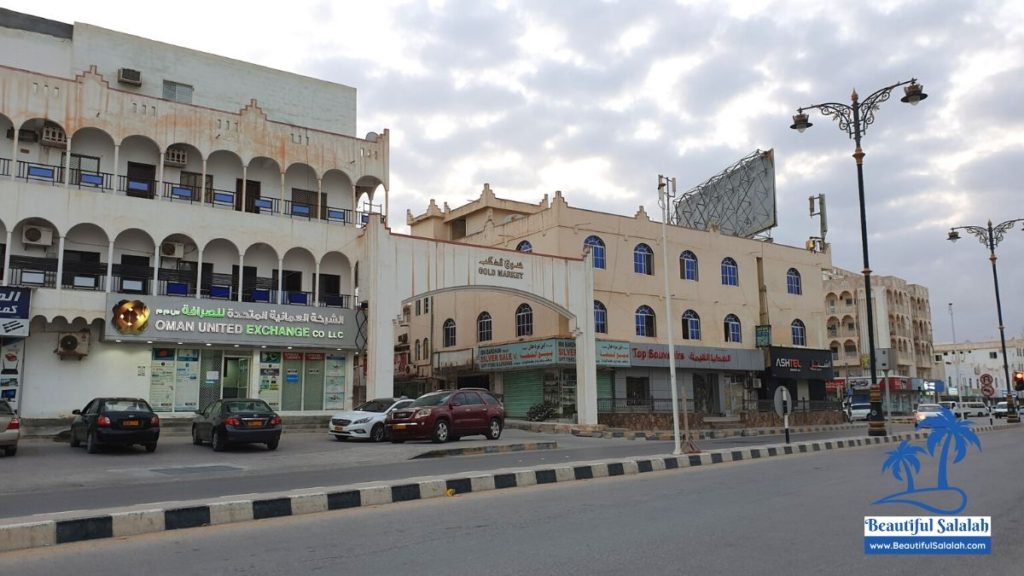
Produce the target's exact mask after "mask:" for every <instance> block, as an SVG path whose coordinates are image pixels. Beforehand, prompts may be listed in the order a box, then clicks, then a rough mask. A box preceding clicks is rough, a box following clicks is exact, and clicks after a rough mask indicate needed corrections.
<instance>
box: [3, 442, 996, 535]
mask: <svg viewBox="0 0 1024 576" xmlns="http://www.w3.org/2000/svg"><path fill="white" fill-rule="evenodd" d="M994 429H995V427H994V426H979V427H977V428H975V429H974V431H975V432H988V431H991V430H994ZM927 436H928V434H927V432H909V433H903V434H898V435H894V436H877V437H867V438H845V439H839V440H817V441H813V442H797V443H792V444H773V445H767V446H759V447H746V448H727V449H723V450H715V451H710V452H702V453H700V454H690V455H683V456H654V457H637V458H627V459H622V460H601V461H594V462H575V463H566V464H561V465H556V466H542V467H537V468H526V469H503V470H495V471H490V472H476V473H474V472H470V473H466V474H457V475H453V476H451V477H429V478H419V479H417V478H412V479H405V480H397V481H394V482H385V483H365V484H357V485H351V486H340V487H335V488H316V489H311V490H306V491H296V492H287V493H277V494H265V495H262V497H260V498H256V499H238V497H226V498H221V499H217V500H215V501H213V502H202V503H200V502H190V503H185V502H175V503H169V504H166V506H167V507H161V505H160V504H146V505H140V506H136V507H132V508H129V509H115V510H111V511H97V512H96V513H94V514H93V515H91V516H75V514H77V513H60V514H54V515H52V516H54V518H51V519H49V520H32V521H26V522H17V520H19V519H13V520H15V523H13V524H8V525H2V526H0V552H7V551H12V550H20V549H25V548H37V547H44V546H53V545H56V544H67V543H72V542H82V541H86V540H98V539H106V538H120V537H126V536H134V535H138V534H147V533H152V532H162V531H167V530H180V529H185V528H198V527H201V526H217V525H222V524H231V523H235V522H248V521H251V520H262V519H266V518H279V517H284V516H297V515H301V514H315V513H318V512H328V511H332V510H344V509H347V508H360V507H366V506H379V505H383V504H392V503H397V502H408V501H412V500H424V499H427V498H438V497H442V496H453V495H456V494H466V493H473V492H486V491H490V490H504V489H508V488H522V487H527V486H537V485H542V484H554V483H562V482H572V481H576V480H590V479H594V478H607V477H614V476H625V475H634V474H644V473H647V472H657V471H663V470H676V469H681V468H696V467H702V466H711V465H715V464H724V463H728V462H741V461H744V460H760V459H766V458H773V457H777V456H788V455H792V454H810V453H814V452H824V451H828V450H836V449H840V448H856V447H866V446H875V445H879V444H889V443H893V442H899V441H902V440H922V439H925V438H927ZM233 498H234V499H233ZM29 518H35V517H27V518H25V520H27V519H29Z"/></svg>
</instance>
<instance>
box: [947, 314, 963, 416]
mask: <svg viewBox="0 0 1024 576" xmlns="http://www.w3.org/2000/svg"><path fill="white" fill-rule="evenodd" d="M949 327H950V328H951V329H952V330H953V354H954V355H955V358H956V404H957V406H959V407H960V419H961V420H966V419H967V414H966V413H967V411H966V410H964V398H963V393H961V392H960V351H959V350H957V349H956V320H954V319H953V303H952V302H950V303H949Z"/></svg>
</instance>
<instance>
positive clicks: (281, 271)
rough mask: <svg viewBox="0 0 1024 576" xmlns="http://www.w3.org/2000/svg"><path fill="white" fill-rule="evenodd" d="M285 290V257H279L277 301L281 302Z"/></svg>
mask: <svg viewBox="0 0 1024 576" xmlns="http://www.w3.org/2000/svg"><path fill="white" fill-rule="evenodd" d="M282 290H284V258H278V259H277V303H278V304H280V303H281V291H282Z"/></svg>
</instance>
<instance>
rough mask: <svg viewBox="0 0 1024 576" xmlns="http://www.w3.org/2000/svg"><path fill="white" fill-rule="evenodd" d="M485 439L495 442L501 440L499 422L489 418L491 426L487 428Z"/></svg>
mask: <svg viewBox="0 0 1024 576" xmlns="http://www.w3.org/2000/svg"><path fill="white" fill-rule="evenodd" d="M486 436H487V439H488V440H497V439H498V438H501V420H498V419H497V418H491V424H490V426H488V427H487V434H486Z"/></svg>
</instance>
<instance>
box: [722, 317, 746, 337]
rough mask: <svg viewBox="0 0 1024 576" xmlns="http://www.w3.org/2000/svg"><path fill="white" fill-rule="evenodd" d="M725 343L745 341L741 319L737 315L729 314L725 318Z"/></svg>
mask: <svg viewBox="0 0 1024 576" xmlns="http://www.w3.org/2000/svg"><path fill="white" fill-rule="evenodd" d="M725 341H726V342H742V341H743V331H742V330H741V326H740V319H739V317H737V316H736V315H735V314H729V315H728V316H726V317H725Z"/></svg>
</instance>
